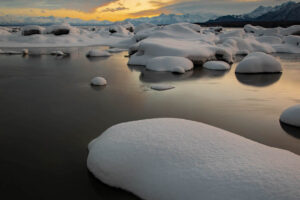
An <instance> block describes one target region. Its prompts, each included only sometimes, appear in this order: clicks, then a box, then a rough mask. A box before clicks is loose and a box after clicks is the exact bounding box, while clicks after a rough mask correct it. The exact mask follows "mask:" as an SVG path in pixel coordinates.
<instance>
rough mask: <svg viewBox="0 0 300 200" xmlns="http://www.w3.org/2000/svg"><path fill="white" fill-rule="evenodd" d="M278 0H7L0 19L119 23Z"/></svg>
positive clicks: (236, 9)
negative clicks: (58, 18)
mask: <svg viewBox="0 0 300 200" xmlns="http://www.w3.org/2000/svg"><path fill="white" fill-rule="evenodd" d="M274 3H278V1H275V0H225V1H221V0H211V1H207V0H200V1H199V0H161V1H156V0H87V1H84V5H82V4H83V3H82V1H76V0H75V1H67V0H62V1H58V0H52V1H50V0H42V1H36V0H29V1H26V3H24V1H20V0H3V1H1V2H0V16H4V15H13V16H31V17H36V16H38V17H48V16H54V17H61V18H65V17H69V18H78V19H82V20H99V21H102V20H109V21H119V20H124V19H127V18H139V17H152V16H157V15H160V14H161V13H164V14H171V13H173V14H186V13H190V12H194V13H195V12H196V13H203V12H206V13H216V14H218V13H220V14H224V13H226V12H227V11H228V12H229V11H230V12H235V13H241V12H243V11H244V10H247V11H248V10H251V9H252V8H254V7H255V6H257V5H258V4H264V5H272V4H274Z"/></svg>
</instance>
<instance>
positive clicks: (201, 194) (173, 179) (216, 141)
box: [87, 119, 300, 200]
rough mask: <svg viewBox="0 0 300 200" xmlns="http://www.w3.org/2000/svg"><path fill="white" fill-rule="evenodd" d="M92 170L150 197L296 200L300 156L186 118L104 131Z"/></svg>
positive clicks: (93, 150)
mask: <svg viewBox="0 0 300 200" xmlns="http://www.w3.org/2000/svg"><path fill="white" fill-rule="evenodd" d="M88 148H89V155H88V158H87V166H88V169H89V170H90V171H91V172H92V173H93V174H94V175H95V176H96V177H97V178H98V179H100V180H101V181H103V182H104V183H106V184H108V185H110V186H114V187H117V188H122V189H125V190H128V191H130V192H132V193H134V194H135V195H137V196H139V197H141V198H142V199H145V200H153V199H155V200H170V199H172V200H182V199H185V200H195V199H199V198H200V199H214V200H224V199H239V200H253V199H256V200H271V199H272V200H283V199H284V200H298V199H299V196H300V190H299V182H300V171H299V168H300V157H299V156H298V155H296V154H294V153H291V152H289V151H286V150H281V149H276V148H273V147H269V146H265V145H262V144H259V143H257V142H253V141H251V140H249V139H246V138H243V137H241V136H238V135H235V134H233V133H230V132H228V131H225V130H222V129H219V128H215V127H212V126H209V125H206V124H203V123H199V122H194V121H188V120H182V119H149V120H141V121H134V122H127V123H122V124H118V125H115V126H113V127H111V128H109V129H107V130H106V131H105V132H104V133H102V134H101V135H100V136H99V137H98V138H96V139H94V140H93V141H92V142H91V143H90V144H89V146H88Z"/></svg>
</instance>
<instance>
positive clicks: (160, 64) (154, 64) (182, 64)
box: [146, 56, 194, 73]
mask: <svg viewBox="0 0 300 200" xmlns="http://www.w3.org/2000/svg"><path fill="white" fill-rule="evenodd" d="M193 67H194V65H193V63H192V61H190V60H189V59H187V58H183V57H175V56H161V57H155V58H152V59H150V60H149V61H148V63H147V65H146V69H149V70H152V71H159V72H163V71H168V72H176V73H185V72H186V71H189V70H191V69H193Z"/></svg>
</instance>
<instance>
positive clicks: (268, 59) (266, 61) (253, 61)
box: [235, 52, 282, 73]
mask: <svg viewBox="0 0 300 200" xmlns="http://www.w3.org/2000/svg"><path fill="white" fill-rule="evenodd" d="M281 71H282V67H281V64H280V62H279V61H278V60H277V59H276V58H274V57H273V56H271V55H268V54H265V53H262V52H255V53H251V54H249V55H248V56H246V57H245V58H244V59H243V60H242V61H241V62H240V63H239V64H238V66H237V67H236V70H235V72H236V73H279V72H281Z"/></svg>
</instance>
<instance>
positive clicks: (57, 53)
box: [51, 51, 65, 56]
mask: <svg viewBox="0 0 300 200" xmlns="http://www.w3.org/2000/svg"><path fill="white" fill-rule="evenodd" d="M51 55H54V56H64V55H65V53H64V52H62V51H52V52H51Z"/></svg>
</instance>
